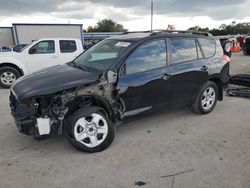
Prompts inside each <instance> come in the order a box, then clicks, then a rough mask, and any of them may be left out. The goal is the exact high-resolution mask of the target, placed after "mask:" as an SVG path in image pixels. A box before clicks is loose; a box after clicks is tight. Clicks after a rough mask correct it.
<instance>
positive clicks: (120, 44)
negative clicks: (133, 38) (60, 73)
mask: <svg viewBox="0 0 250 188" xmlns="http://www.w3.org/2000/svg"><path fill="white" fill-rule="evenodd" d="M130 45H131V42H127V41H120V40H116V39H105V40H103V41H101V42H99V43H97V44H95V45H94V46H92V47H91V48H89V49H88V50H87V51H85V52H84V53H83V54H82V55H80V56H79V57H78V58H77V59H76V60H75V61H74V63H75V65H77V66H81V67H83V68H85V69H94V70H97V71H105V70H107V69H108V68H109V67H110V66H111V65H113V64H114V63H115V62H116V60H117V59H118V58H119V57H120V56H121V55H122V54H123V53H124V52H125V50H126V49H127V48H128V47H129V46H130Z"/></svg>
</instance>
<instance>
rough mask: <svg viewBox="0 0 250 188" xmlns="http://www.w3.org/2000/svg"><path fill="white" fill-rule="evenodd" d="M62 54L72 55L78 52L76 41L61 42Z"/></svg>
mask: <svg viewBox="0 0 250 188" xmlns="http://www.w3.org/2000/svg"><path fill="white" fill-rule="evenodd" d="M59 44H60V52H61V53H72V52H75V51H76V42H75V41H74V40H60V42H59Z"/></svg>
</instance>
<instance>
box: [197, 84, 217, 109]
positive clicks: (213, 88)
mask: <svg viewBox="0 0 250 188" xmlns="http://www.w3.org/2000/svg"><path fill="white" fill-rule="evenodd" d="M217 100H218V88H217V85H216V84H215V83H214V82H211V81H208V82H206V83H205V84H203V86H202V87H201V89H200V91H199V94H198V96H197V98H196V100H195V101H194V103H193V110H194V112H196V113H198V114H208V113H210V112H211V111H213V109H214V108H215V106H216V103H217Z"/></svg>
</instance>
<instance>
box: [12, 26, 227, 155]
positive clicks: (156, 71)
mask: <svg viewBox="0 0 250 188" xmlns="http://www.w3.org/2000/svg"><path fill="white" fill-rule="evenodd" d="M226 59H227V60H226ZM228 80H229V61H228V57H227V58H225V56H224V55H223V50H222V47H221V45H220V42H219V40H216V39H214V38H213V37H212V36H211V35H210V34H208V33H197V32H191V31H174V32H171V31H165V30H161V31H153V32H134V33H124V34H123V35H120V36H116V37H113V38H108V39H105V40H103V41H101V42H99V43H97V44H96V45H94V46H92V47H91V48H89V49H88V50H86V51H85V52H84V53H82V54H81V55H80V56H79V57H77V58H76V59H75V60H73V61H71V62H69V63H67V64H64V65H58V66H54V67H51V68H49V69H44V70H42V71H39V72H36V73H34V74H31V75H28V76H26V77H22V78H20V79H19V80H18V81H17V82H16V83H15V84H14V85H13V87H12V89H11V94H10V106H11V111H12V115H13V117H14V118H15V121H16V125H17V127H18V129H19V131H20V132H21V133H24V134H27V135H33V136H35V137H36V138H40V137H42V136H47V135H53V134H64V135H65V136H66V137H67V138H68V140H69V141H70V143H71V144H72V145H73V146H74V147H76V148H77V149H79V150H81V151H84V152H99V151H102V150H104V149H106V148H107V147H109V146H110V144H111V143H112V142H113V139H114V137H115V127H116V126H117V125H120V124H121V123H123V122H126V120H128V119H130V118H134V117H137V116H142V115H145V114H147V113H150V112H154V111H158V110H159V109H166V108H171V107H176V106H183V105H190V104H191V105H192V107H193V110H194V112H196V113H199V114H207V113H210V112H211V111H212V110H213V109H214V108H215V105H216V103H217V100H220V101H222V100H223V86H224V85H225V84H226V83H227V81H228Z"/></svg>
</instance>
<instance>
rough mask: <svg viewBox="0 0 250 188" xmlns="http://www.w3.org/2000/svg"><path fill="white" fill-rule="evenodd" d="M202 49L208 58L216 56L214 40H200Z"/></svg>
mask: <svg viewBox="0 0 250 188" xmlns="http://www.w3.org/2000/svg"><path fill="white" fill-rule="evenodd" d="M199 42H200V45H201V48H202V50H203V52H204V55H205V57H206V58H208V57H212V56H214V55H215V49H216V48H215V40H213V39H199Z"/></svg>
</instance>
